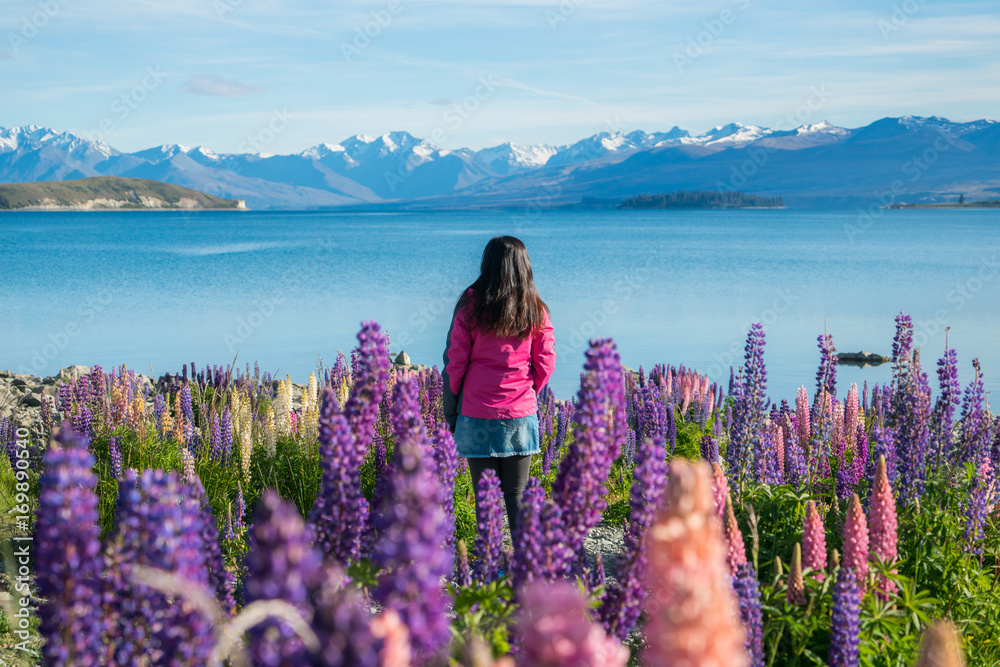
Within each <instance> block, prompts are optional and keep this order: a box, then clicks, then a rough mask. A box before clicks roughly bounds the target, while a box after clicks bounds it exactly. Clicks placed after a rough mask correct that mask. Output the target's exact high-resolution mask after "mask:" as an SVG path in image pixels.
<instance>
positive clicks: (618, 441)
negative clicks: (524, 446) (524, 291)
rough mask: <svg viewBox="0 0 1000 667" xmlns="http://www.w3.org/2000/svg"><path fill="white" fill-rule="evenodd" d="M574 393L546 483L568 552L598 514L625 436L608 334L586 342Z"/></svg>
mask: <svg viewBox="0 0 1000 667" xmlns="http://www.w3.org/2000/svg"><path fill="white" fill-rule="evenodd" d="M577 396H578V407H577V409H576V416H575V419H574V422H575V423H574V432H573V441H572V444H571V445H570V447H569V451H568V452H567V454H566V456H565V458H563V460H562V463H561V465H560V467H559V472H558V474H557V476H556V480H555V482H554V483H553V484H552V498H553V500H554V501H555V502H556V503H557V504H558V505H559V506H560V508H561V509H562V522H563V532H564V535H565V540H566V546H567V547H568V548H569V550H570V552H571V553H573V554H575V553H578V552H579V551H580V549H581V548H582V547H583V540H584V538H585V537H586V535H587V533H588V532H590V529H591V528H593V527H594V525H596V524H597V522H598V521H600V519H601V513H602V512H603V511H604V508H605V507H606V501H605V498H604V496H605V484H606V482H607V479H608V473H609V472H610V470H611V464H612V463H613V462H614V460H615V459H616V458H618V455H619V454H620V452H621V446H622V444H623V443H624V442H625V439H626V438H627V437H628V420H627V411H626V410H625V403H624V385H623V382H622V373H621V362H620V360H619V357H618V352H617V351H616V349H615V345H614V343H613V342H612V341H611V339H598V340H592V341H591V342H590V348H589V349H588V350H587V361H586V363H585V364H584V376H583V380H582V383H581V386H580V391H579V393H578V394H577ZM567 565H569V563H567Z"/></svg>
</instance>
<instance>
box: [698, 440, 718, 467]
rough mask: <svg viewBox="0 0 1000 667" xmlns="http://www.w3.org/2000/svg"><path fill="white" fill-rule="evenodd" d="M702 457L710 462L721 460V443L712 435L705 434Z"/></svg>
mask: <svg viewBox="0 0 1000 667" xmlns="http://www.w3.org/2000/svg"><path fill="white" fill-rule="evenodd" d="M701 458H703V459H704V460H705V461H708V462H709V463H718V461H719V443H718V441H717V440H716V439H715V438H713V437H712V436H711V435H705V436H703V437H702V439H701Z"/></svg>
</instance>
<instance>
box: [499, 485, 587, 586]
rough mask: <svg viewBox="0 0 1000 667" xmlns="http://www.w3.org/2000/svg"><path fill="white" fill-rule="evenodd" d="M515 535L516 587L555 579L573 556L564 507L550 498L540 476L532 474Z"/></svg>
mask: <svg viewBox="0 0 1000 667" xmlns="http://www.w3.org/2000/svg"><path fill="white" fill-rule="evenodd" d="M512 537H513V542H514V546H515V551H514V562H513V565H512V567H511V574H512V578H513V582H514V589H515V590H517V589H519V588H520V587H521V586H523V585H524V584H526V583H528V582H531V581H534V580H536V579H545V580H548V581H554V580H555V579H556V577H557V576H559V575H560V574H561V573H562V572H563V570H564V568H565V566H566V564H567V563H568V562H569V561H570V560H571V558H572V556H573V553H572V552H571V551H570V550H569V548H568V547H567V546H566V539H565V535H564V533H563V530H562V511H561V510H560V509H559V506H558V505H556V504H555V503H554V502H552V501H551V500H549V499H546V497H545V489H543V488H542V485H541V483H540V482H539V481H538V478H537V477H530V478H528V484H527V486H526V487H525V489H524V494H523V496H522V501H521V516H520V518H519V520H518V522H517V526H516V528H515V530H514V533H513V536H512Z"/></svg>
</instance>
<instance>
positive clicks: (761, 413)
mask: <svg viewBox="0 0 1000 667" xmlns="http://www.w3.org/2000/svg"><path fill="white" fill-rule="evenodd" d="M764 342H765V341H764V327H763V325H762V324H761V323H759V322H755V323H753V324H752V325H751V326H750V331H749V333H748V334H747V344H746V348H745V358H744V364H743V369H742V372H741V373H740V374H739V376H737V382H736V384H735V385H734V392H733V398H734V401H733V406H732V407H733V418H732V428H731V430H730V434H729V450H728V451H727V454H726V458H727V461H728V463H729V471H730V476H731V477H732V483H733V486H734V487H735V490H736V492H737V493H739V491H740V490H742V488H743V485H744V484H745V483H746V481H747V480H748V476H749V475H752V474H753V471H754V460H755V454H757V453H758V452H760V451H761V448H762V443H761V442H760V438H761V437H762V431H763V430H764V419H765V417H766V412H765V409H766V405H767V395H766V391H767V370H766V368H765V366H764Z"/></svg>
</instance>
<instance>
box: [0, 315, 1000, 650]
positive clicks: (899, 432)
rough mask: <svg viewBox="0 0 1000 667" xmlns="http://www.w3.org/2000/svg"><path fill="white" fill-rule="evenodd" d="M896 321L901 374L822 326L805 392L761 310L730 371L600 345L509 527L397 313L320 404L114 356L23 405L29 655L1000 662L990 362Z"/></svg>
mask: <svg viewBox="0 0 1000 667" xmlns="http://www.w3.org/2000/svg"><path fill="white" fill-rule="evenodd" d="M896 324H897V331H896V336H895V338H894V340H893V342H892V358H893V374H892V381H891V382H890V383H888V384H886V385H884V386H878V385H876V386H872V387H868V386H867V385H865V386H863V387H861V388H859V387H857V386H853V385H852V386H851V387H849V388H843V387H838V386H837V380H836V369H837V359H836V350H835V348H834V344H833V340H832V338H830V337H829V336H820V337H819V355H818V356H819V368H818V371H817V376H816V381H815V385H814V386H811V388H806V387H802V388H800V389H799V391H798V394H797V395H796V396H795V397H787V399H786V400H780V399H774V398H771V397H769V396H768V394H767V372H766V366H765V337H764V331H763V328H762V327H761V326H760V325H754V326H753V327H752V328H751V330H750V333H749V335H748V339H747V345H746V358H745V363H744V365H743V367H742V368H739V369H735V371H734V373H733V375H732V377H731V379H730V381H729V383H728V386H726V387H724V386H719V385H717V384H715V383H712V382H710V381H709V379H708V378H707V377H705V376H703V375H700V374H698V373H697V372H696V371H694V370H692V369H687V368H684V367H683V366H680V367H675V366H669V365H662V364H660V365H656V366H654V367H652V369H651V370H650V371H649V372H648V374H647V373H646V372H645V371H644V370H643V369H640V370H639V372H638V373H633V372H631V371H629V370H628V369H625V368H623V367H622V366H621V364H620V361H619V357H618V353H617V350H616V348H615V345H614V343H613V342H612V341H611V340H609V339H601V340H594V341H591V343H590V347H589V349H588V351H587V353H586V358H585V360H584V366H583V373H582V374H581V385H580V390H579V392H578V394H577V396H576V397H574V398H573V400H566V401H563V400H557V399H556V397H555V396H554V395H553V394H552V392H551V391H549V390H548V389H546V390H543V392H542V393H541V394H540V395H539V397H538V414H539V424H540V429H541V435H542V449H543V452H542V455H540V456H536V457H535V460H534V462H533V464H532V478H531V479H530V481H529V484H528V487H527V489H526V491H525V494H524V504H523V508H522V512H521V520H520V522H519V526H518V530H517V531H516V532H515V533H514V534H513V535H512V536H511V537H510V538H509V540H508V539H507V538H505V534H504V510H503V503H502V494H501V492H500V486H499V481H498V480H497V479H496V477H495V476H494V475H491V474H486V475H484V477H483V480H482V484H481V487H480V488H478V489H473V488H472V484H471V481H470V477H469V472H468V469H467V466H465V465H464V460H462V459H460V458H459V457H458V456H457V454H456V451H455V446H454V441H453V440H452V437H451V435H450V433H449V431H448V429H447V426H446V425H445V423H444V419H443V413H442V409H441V391H442V388H441V376H440V375H439V374H438V372H437V369H436V368H432V369H428V370H422V371H419V372H409V371H400V370H398V369H396V368H394V367H393V366H392V364H391V363H390V360H389V355H388V349H389V345H388V336H387V334H386V333H385V332H384V331H382V330H381V328H380V327H379V326H378V325H377V324H375V323H370V322H369V323H364V324H363V325H362V328H361V331H360V332H359V334H358V342H357V346H356V347H355V349H354V350H353V351H352V353H351V355H350V357H349V358H348V357H346V356H344V355H339V356H338V358H337V360H336V363H335V364H334V366H333V367H332V368H324V367H322V366H320V367H318V368H317V372H316V373H314V374H313V375H312V376H311V377H310V379H309V383H308V385H307V386H306V387H305V388H304V389H303V390H302V391H301V394H300V395H296V394H297V392H296V391H295V388H294V387H293V385H292V383H291V380H290V379H284V380H272V378H271V377H270V376H268V375H266V374H264V375H262V374H261V373H260V372H259V371H258V370H256V369H253V370H251V369H250V367H249V366H247V367H246V368H245V369H238V368H232V367H228V368H219V367H210V368H205V369H203V370H198V369H196V368H195V367H194V365H193V364H192V365H191V366H190V368H188V367H185V368H184V369H183V372H182V373H180V374H178V375H168V376H165V377H163V378H161V379H160V380H158V381H154V382H152V383H149V382H144V381H143V380H142V379H141V378H140V377H139V376H138V375H136V374H135V373H134V372H133V371H131V370H128V369H126V368H124V367H122V368H115V369H112V371H111V372H110V373H106V372H104V371H103V370H102V369H101V368H100V367H94V368H93V369H91V372H90V373H89V374H84V375H80V376H78V377H75V378H72V379H71V380H70V381H67V382H63V383H62V384H61V386H60V387H59V393H58V397H57V399H56V402H55V404H53V403H52V401H51V400H49V399H43V402H42V406H41V422H42V423H41V427H40V429H39V432H40V433H42V434H51V440H49V438H48V437H41V438H35V439H34V440H33V441H32V442H31V443H29V445H28V446H27V447H26V448H25V447H22V446H19V444H18V442H17V440H18V436H16V434H15V431H14V428H13V426H12V425H11V424H8V423H6V422H0V441H2V442H3V444H4V445H5V447H6V451H7V454H8V456H6V457H0V498H2V499H4V502H5V503H7V506H5V507H3V510H4V511H5V513H6V514H7V515H11V514H14V513H26V514H28V515H29V516H30V517H31V525H30V526H21V528H22V529H23V530H22V533H23V534H24V535H30V536H31V540H30V568H29V569H30V572H31V575H32V576H30V577H27V578H25V577H23V576H22V577H21V578H20V579H19V578H18V575H19V572H20V573H22V574H23V570H21V571H19V570H18V560H17V558H16V557H15V555H14V553H15V552H14V549H16V548H19V545H20V543H19V542H17V541H16V537H15V538H14V539H9V540H8V548H7V549H6V551H5V552H4V553H3V555H2V558H3V562H4V565H5V566H6V569H7V579H6V583H7V586H6V588H7V590H8V592H9V593H10V594H11V595H10V598H9V599H7V600H6V601H5V603H4V604H3V605H2V610H3V615H2V617H0V664H8V663H9V664H45V665H70V666H80V667H87V666H90V665H95V666H96V665H100V666H105V665H130V666H131V665H177V666H187V665H190V666H195V665H198V666H201V665H222V664H228V665H234V666H235V665H262V666H264V665H266V666H277V665H288V666H294V667H297V666H300V665H317V666H321V665H322V666H327V665H331V666H332V665H372V666H375V665H389V666H393V667H397V666H398V667H403V666H406V665H448V664H453V665H476V666H480V665H481V666H490V665H498V666H499V665H508V666H510V665H515V664H516V665H525V666H543V665H544V666H550V665H551V666H563V665H565V666H567V667H568V666H570V665H573V666H576V665H594V666H598V665H600V666H603V665H610V666H615V665H626V664H630V665H632V664H642V665H657V666H658V665H705V666H717V667H742V666H750V665H752V666H754V667H757V666H762V665H824V664H828V665H833V666H836V667H840V666H849V665H886V666H890V665H892V666H894V665H907V666H909V665H916V664H919V665H922V666H924V667H929V666H931V665H940V666H948V667H951V666H958V665H962V664H966V663H967V664H969V665H998V664H1000V534H998V518H997V512H996V508H997V501H998V499H1000V484H998V483H997V480H996V470H997V467H998V466H1000V418H997V417H995V416H994V415H992V414H991V412H990V410H989V406H988V404H987V402H986V395H985V391H984V387H983V382H982V375H981V372H980V369H979V364H978V362H977V361H976V360H974V359H973V360H972V361H971V363H968V362H966V363H965V364H963V365H962V366H961V369H962V370H963V373H966V372H969V373H970V377H969V378H968V379H967V381H966V383H965V385H964V386H963V385H961V384H960V383H959V378H958V373H959V368H960V365H959V361H958V356H957V354H956V352H955V351H954V350H951V349H947V350H945V351H944V353H943V355H942V356H941V358H940V360H939V361H937V366H936V381H934V382H932V381H931V380H930V378H929V374H928V372H927V371H925V370H924V367H923V364H922V361H921V353H922V352H925V353H926V351H922V350H918V349H914V348H913V345H912V339H913V326H912V323H911V322H910V319H909V318H908V317H907V316H906V315H904V314H902V313H901V314H900V316H899V317H898V318H897V319H896ZM812 384H813V383H812V382H810V385H812ZM477 494H478V498H479V502H480V503H481V505H482V507H483V508H485V511H484V515H485V520H484V521H483V524H482V525H480V526H476V525H475V499H476V497H477ZM8 499H9V502H7V500H8ZM600 522H604V523H605V524H610V525H615V526H620V527H621V529H622V532H623V538H622V543H621V545H620V551H619V553H618V554H617V557H616V558H615V562H614V564H613V566H611V565H609V567H607V568H605V564H604V562H603V558H602V556H601V554H600V553H597V554H596V555H595V554H594V553H593V552H592V551H591V552H588V549H587V548H586V546H585V541H586V539H587V537H588V534H589V533H590V532H591V530H592V529H593V528H594V527H595V526H596V525H597V524H598V523H600ZM5 525H7V524H5ZM8 535H14V536H16V535H18V533H17V531H14V532H11V531H5V536H8ZM22 607H23V609H22ZM25 610H26V611H25ZM963 656H964V657H963ZM963 661H965V662H963Z"/></svg>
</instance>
